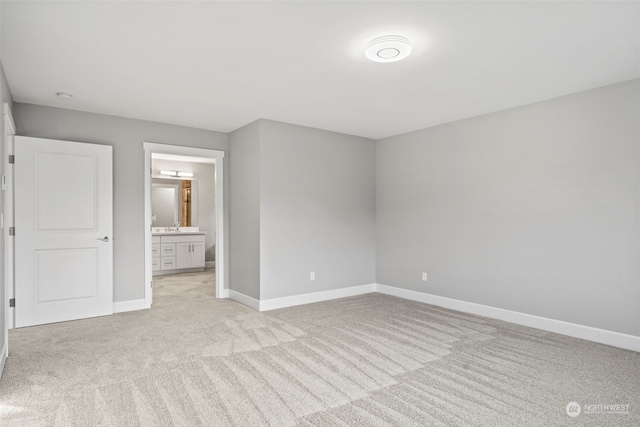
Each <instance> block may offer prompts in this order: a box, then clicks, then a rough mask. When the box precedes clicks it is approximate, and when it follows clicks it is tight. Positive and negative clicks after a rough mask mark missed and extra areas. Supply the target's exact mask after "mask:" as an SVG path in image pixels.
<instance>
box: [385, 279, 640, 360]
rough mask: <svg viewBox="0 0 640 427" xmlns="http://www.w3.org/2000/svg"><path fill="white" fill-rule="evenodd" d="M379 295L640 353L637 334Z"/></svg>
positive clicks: (447, 301)
mask: <svg viewBox="0 0 640 427" xmlns="http://www.w3.org/2000/svg"><path fill="white" fill-rule="evenodd" d="M376 290H377V292H379V293H381V294H386V295H392V296H395V297H400V298H404V299H409V300H412V301H417V302H423V303H426V304H432V305H437V306H439V307H444V308H449V309H451V310H457V311H462V312H465V313H471V314H477V315H479V316H484V317H490V318H492V319H498V320H504V321H506V322H511V323H516V324H518V325H524V326H529V327H531V328H536V329H542V330H544V331H549V332H555V333H558V334H562V335H568V336H570V337H575V338H581V339H584V340H588V341H594V342H598V343H601V344H607V345H612V346H615V347H620V348H624V349H627V350H634V351H639V352H640V337H637V336H634V335H627V334H621V333H619V332H613V331H607V330H605V329H598V328H593V327H591V326H584V325H578V324H577V323H569V322H565V321H562V320H555V319H549V318H547V317H540V316H535V315H532V314H525V313H520V312H517V311H511V310H505V309H502V308H497V307H491V306H488V305H482V304H476V303H472V302H467V301H461V300H457V299H453V298H446V297H441V296H437V295H431V294H426V293H423V292H416V291H410V290H408V289H402V288H396V287H394V286H387V285H381V284H376Z"/></svg>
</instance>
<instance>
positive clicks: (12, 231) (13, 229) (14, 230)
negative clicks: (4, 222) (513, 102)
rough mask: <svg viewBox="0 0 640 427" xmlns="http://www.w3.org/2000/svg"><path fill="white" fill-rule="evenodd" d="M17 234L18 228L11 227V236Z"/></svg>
mask: <svg viewBox="0 0 640 427" xmlns="http://www.w3.org/2000/svg"><path fill="white" fill-rule="evenodd" d="M15 235H16V228H15V227H9V236H15Z"/></svg>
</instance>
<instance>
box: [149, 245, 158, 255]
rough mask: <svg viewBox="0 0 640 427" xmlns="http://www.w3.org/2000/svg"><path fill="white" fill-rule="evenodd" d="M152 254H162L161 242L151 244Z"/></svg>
mask: <svg viewBox="0 0 640 427" xmlns="http://www.w3.org/2000/svg"><path fill="white" fill-rule="evenodd" d="M151 256H160V243H154V244H152V245H151Z"/></svg>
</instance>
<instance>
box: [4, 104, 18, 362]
mask: <svg viewBox="0 0 640 427" xmlns="http://www.w3.org/2000/svg"><path fill="white" fill-rule="evenodd" d="M3 111H4V114H3V116H4V159H3V160H2V161H3V162H4V176H5V180H6V181H5V182H6V185H5V188H4V213H3V214H4V224H3V228H4V229H3V230H2V232H3V236H4V278H3V279H4V301H5V309H6V310H7V311H6V316H5V325H6V328H5V329H7V330H8V329H13V327H14V312H15V309H14V308H13V307H9V300H10V299H12V298H13V297H14V292H15V288H14V279H13V276H14V263H13V260H14V246H13V238H10V237H9V227H13V164H11V163H9V156H10V155H12V154H13V137H14V136H15V134H16V125H15V122H14V121H13V115H12V114H11V109H10V108H9V104H7V103H6V102H5V103H4V106H3ZM5 332H7V331H5ZM8 335H9V334H6V335H5V343H4V345H5V351H6V352H7V354H8V351H9V342H8Z"/></svg>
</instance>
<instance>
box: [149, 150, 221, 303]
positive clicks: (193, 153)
mask: <svg viewBox="0 0 640 427" xmlns="http://www.w3.org/2000/svg"><path fill="white" fill-rule="evenodd" d="M142 148H143V149H144V230H145V231H144V233H145V234H144V277H145V279H144V283H145V287H144V300H145V308H150V307H151V300H152V298H151V297H152V291H153V290H152V281H153V271H152V267H151V258H152V257H151V155H152V154H153V153H162V154H176V155H179V156H190V157H204V158H206V159H214V163H215V175H214V176H215V177H214V179H215V209H216V249H215V252H216V298H228V297H229V289H228V288H227V276H226V271H225V257H224V248H225V234H224V224H225V222H224V151H220V150H209V149H205V148H194V147H184V146H180V145H168V144H157V143H153V142H143V143H142Z"/></svg>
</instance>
